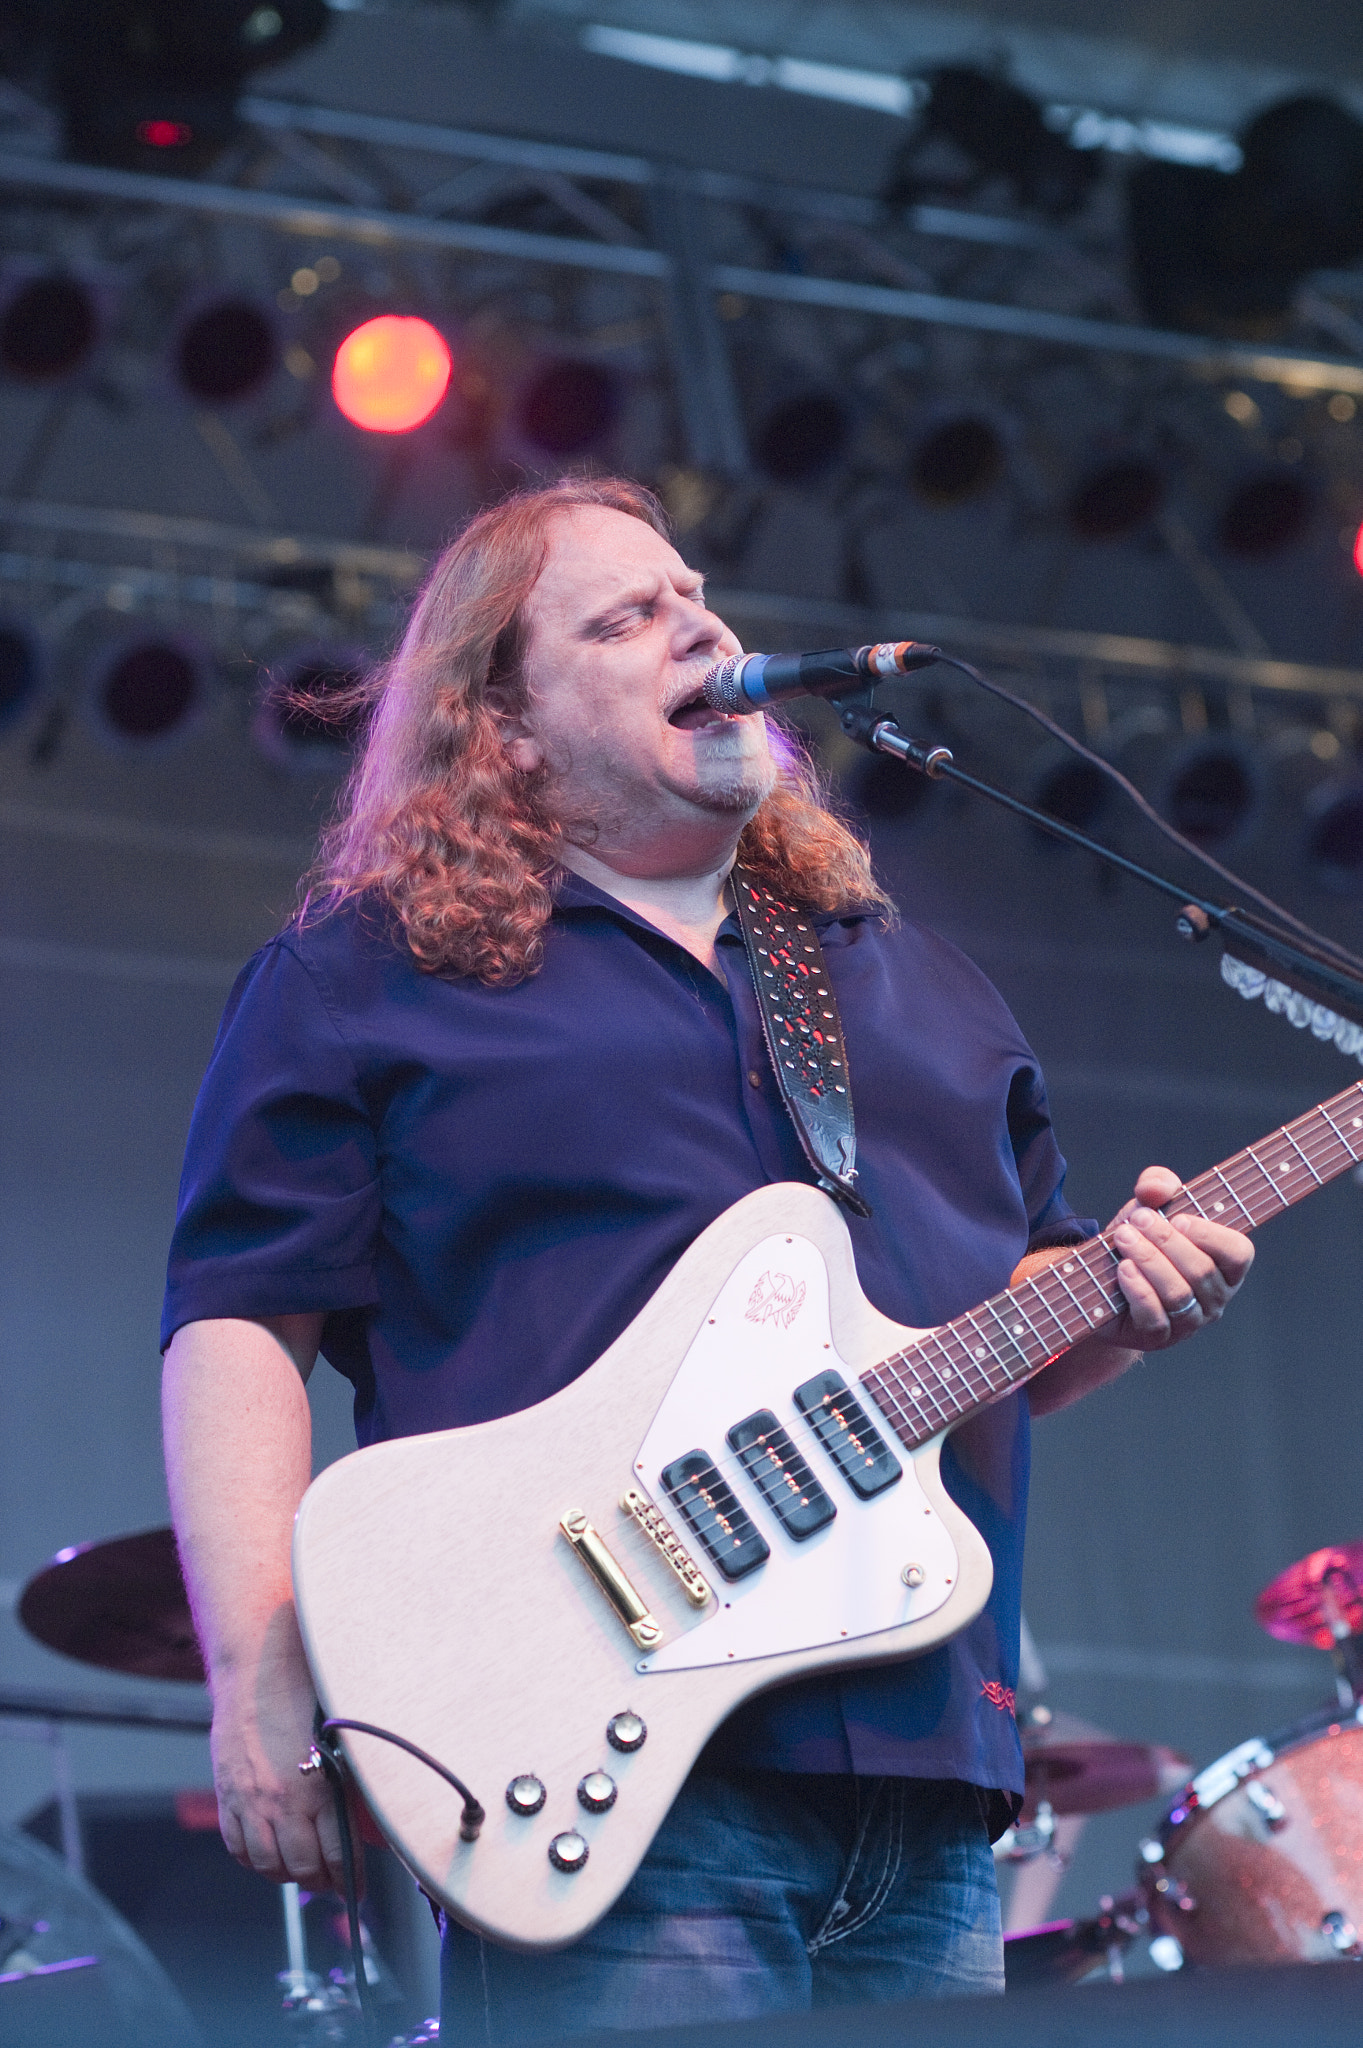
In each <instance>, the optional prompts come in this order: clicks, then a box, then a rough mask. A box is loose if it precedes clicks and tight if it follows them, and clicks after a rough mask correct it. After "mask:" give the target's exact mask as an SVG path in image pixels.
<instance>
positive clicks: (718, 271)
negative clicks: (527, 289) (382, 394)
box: [0, 102, 1363, 395]
mask: <svg viewBox="0 0 1363 2048" xmlns="http://www.w3.org/2000/svg"><path fill="white" fill-rule="evenodd" d="M249 104H250V105H251V106H252V107H254V108H255V109H256V111H257V112H258V111H259V109H260V107H262V106H265V105H270V104H272V103H269V102H251V103H249ZM283 104H284V103H279V105H280V106H283ZM286 111H287V114H288V124H287V125H292V126H299V127H301V126H303V125H304V121H303V117H304V116H311V117H312V118H311V120H310V122H309V123H307V125H309V126H310V127H311V128H312V130H313V132H317V133H330V134H337V135H341V134H343V133H344V134H350V135H353V136H355V137H356V139H359V133H360V130H361V129H363V130H364V131H365V139H370V140H375V141H378V140H382V139H385V138H386V137H387V136H388V131H390V130H400V131H402V139H403V146H405V147H412V148H432V149H434V148H435V147H436V145H435V143H434V142H433V141H428V140H426V139H423V140H422V141H420V142H417V141H414V140H413V137H415V136H419V137H422V138H427V137H440V138H442V143H441V148H442V151H443V153H446V154H463V155H468V156H477V157H480V158H482V159H483V160H484V161H488V162H503V163H508V164H519V165H520V166H522V167H523V168H525V169H528V170H532V171H535V172H538V173H540V174H541V175H548V174H553V175H556V176H570V175H575V176H578V177H583V176H591V177H601V178H614V179H616V180H620V181H623V182H632V183H636V184H637V183H640V182H647V183H649V184H651V185H654V186H655V187H660V188H661V187H670V188H671V189H673V190H679V189H681V188H683V187H685V188H687V189H688V193H694V194H695V195H696V196H709V197H712V198H722V197H730V198H733V197H737V196H739V195H738V191H737V188H738V187H741V186H745V185H746V181H744V180H738V179H732V180H731V179H728V178H721V177H718V176H715V175H712V174H704V173H695V174H692V173H685V172H680V173H679V172H676V171H674V170H673V169H672V168H671V167H666V168H664V167H661V166H656V165H649V164H645V163H644V162H643V161H642V160H641V159H638V158H632V157H614V156H609V155H607V154H605V153H604V152H600V151H590V150H569V149H559V148H557V147H554V146H551V145H548V144H540V143H529V142H518V141H513V140H511V139H509V138H506V137H500V136H477V135H473V134H466V133H465V132H464V131H462V130H453V129H451V130H446V129H430V130H426V129H424V128H423V127H422V126H421V125H420V124H418V123H413V122H388V121H383V120H380V119H378V117H374V116H361V115H346V114H341V113H333V112H332V111H331V110H329V109H306V108H304V109H299V108H293V107H289V108H287V109H286ZM271 118H273V119H274V123H275V125H276V126H279V127H282V126H284V125H286V124H285V122H284V120H283V119H282V117H279V116H272V117H271ZM371 130H372V131H376V132H373V133H370V131H371ZM377 131H382V132H381V133H380V132H377ZM645 172H646V173H647V174H648V176H647V179H646V180H645V179H644V173H645ZM4 187H8V188H9V189H11V190H27V191H43V192H49V193H53V194H56V195H61V196H66V197H70V198H85V199H93V200H105V201H107V200H111V199H112V200H119V201H123V202H126V203H132V204H139V205H152V206H160V207H170V208H179V209H182V210H185V211H189V212H196V213H204V214H209V215H217V216H220V217H224V218H235V219H240V220H253V221H256V222H258V223H259V224H260V225H261V226H262V227H267V228H272V229H275V230H276V231H278V232H280V233H284V234H293V235H302V236H307V237H308V238H310V239H312V240H318V239H321V238H336V239H338V240H348V241H354V242H360V243H365V244H368V245H369V246H371V247H373V246H383V245H390V246H391V245H398V244H405V245H408V246H412V247H422V248H428V249H440V250H447V251H449V252H451V253H465V254H471V255H485V256H504V257H507V258H510V259H512V260H514V261H518V262H522V263H527V264H554V265H564V266H567V267H570V268H577V269H583V270H593V271H601V272H610V273H614V274H615V275H623V276H634V277H638V278H641V279H645V278H646V279H652V280H660V281H665V282H668V283H671V282H672V281H673V279H674V278H675V276H676V269H677V266H676V264H675V263H674V261H673V258H672V256H671V254H670V253H669V252H668V251H665V250H661V249H649V248H641V247H638V246H635V245H632V244H629V243H624V242H613V241H587V240H583V239H581V238H580V237H575V236H567V235H563V236H560V235H544V234H532V233H528V232H526V231H524V230H522V229H517V228H499V227H491V226H488V225H486V224H485V223H483V222H480V221H463V220H450V219H435V218H432V217H430V216H428V215H423V214H421V213H420V212H395V211H391V210H382V209H371V208H365V207H360V206H353V205H347V204H344V203H341V202H338V201H335V200H325V199H321V200H319V199H306V198H302V197H293V196H291V195H289V194H286V193H278V192H263V191H257V190H251V189H246V188H243V187H238V186H234V185H214V184H209V183H201V182H199V181H198V180H194V179H188V178H162V177H159V176H156V175H153V174H151V173H147V172H140V171H118V170H110V169H104V168H101V167H99V166H96V165H87V164H75V163H65V162H59V161H57V160H55V159H52V158H48V157H37V156H16V155H3V156H0V188H4ZM730 187H732V188H735V189H734V190H729V189H728V188H730ZM721 188H723V189H721ZM760 189H765V191H766V195H767V196H766V199H765V201H764V202H763V203H766V204H780V205H782V206H784V207H787V208H789V210H791V211H793V212H807V213H811V214H818V213H820V212H824V213H825V214H826V211H827V210H826V209H825V208H823V207H821V206H820V205H819V204H818V203H816V202H818V201H819V200H820V199H821V198H822V199H824V200H829V199H834V198H835V197H836V195H819V194H814V193H801V192H800V191H799V189H798V188H794V187H781V188H760ZM778 195H779V196H778ZM746 196H747V198H748V200H749V201H750V202H753V203H756V200H757V190H754V191H753V192H749V193H747V195H746ZM850 203H851V204H853V205H854V206H855V207H857V208H862V207H865V206H867V205H869V202H864V201H855V202H850ZM920 211H923V212H931V213H933V214H934V215H944V214H945V210H944V209H940V208H937V209H920ZM839 217H840V218H843V219H849V218H851V215H850V214H848V213H847V212H845V211H840V213H839ZM953 218H955V219H956V220H957V221H958V223H964V222H966V221H970V220H975V219H976V217H975V216H970V215H966V214H962V215H959V216H954V217H953ZM998 225H1001V226H1006V227H1009V228H1012V227H1014V226H1015V225H1016V224H1013V223H1000V224H998ZM1027 232H1028V233H1029V235H1030V232H1031V231H1030V230H1028V231H1027ZM990 239H994V237H993V236H991V237H990ZM697 282H698V283H699V285H700V288H701V289H708V290H710V291H717V292H736V293H740V294H743V295H744V296H747V297H750V298H756V299H760V300H766V301H770V302H776V303H784V304H794V305H805V306H817V307H823V308H827V309H830V310H841V311H847V312H859V313H866V314H872V315H875V316H877V317H880V318H883V319H889V320H898V321H904V322H907V323H909V324H911V325H927V326H939V327H956V328H962V329H966V330H970V331H973V332H976V333H991V334H1000V335H1013V336H1016V337H1018V338H1019V339H1025V340H1030V341H1038V342H1043V343H1049V344H1051V345H1053V346H1063V347H1070V348H1077V349H1087V350H1098V351H1104V352H1107V353H1111V354H1118V355H1128V356H1130V355H1136V356H1146V357H1150V358H1153V359H1158V360H1163V361H1166V362H1171V363H1181V364H1183V365H1185V366H1186V367H1187V368H1188V369H1189V370H1190V371H1191V372H1193V373H1194V374H1198V375H1202V376H1205V377H1208V378H1216V377H1225V376H1235V377H1242V378H1246V379H1249V380H1250V381H1253V382H1258V383H1267V384H1278V385H1281V386H1283V387H1285V388H1286V389H1288V390H1289V391H1298V392H1300V391H1340V392H1347V393H1350V394H1355V395H1356V394H1363V363H1360V362H1358V361H1356V360H1355V361H1346V360H1344V359H1341V358H1338V357H1332V356H1325V355H1319V354H1315V353H1312V352H1308V351H1304V350H1296V349H1265V348H1259V347H1255V346H1253V345H1249V344H1235V343H1220V342H1212V341H1206V340H1203V339H1201V338H1200V337H1198V336H1196V335H1189V334H1176V333H1169V332H1165V331H1162V330H1160V329H1158V328H1149V327H1140V326H1135V325H1132V324H1129V323H1122V322H1117V321H1104V320H1089V319H1082V318H1077V317H1075V316H1072V315H1069V314H1061V313H1051V312H1047V311H1045V310H1043V309H1039V308H1036V307H1029V306H1016V305H1006V304H1002V303H996V302H994V301H991V300H980V299H957V298H952V297H949V296H946V295H944V294H940V293H934V292H919V291H904V290H899V289H895V288H893V287H889V286H885V285H874V284H861V283H858V282H856V281H855V280H851V279H844V278H833V277H817V276H809V275H807V274H806V275H801V274H798V273H790V272H786V271H769V270H757V269H750V268H747V267H744V266H740V265H732V264H721V265H719V266H716V267H712V268H709V269H708V270H707V271H705V272H704V273H703V275H702V277H701V278H700V279H699V280H697Z"/></svg>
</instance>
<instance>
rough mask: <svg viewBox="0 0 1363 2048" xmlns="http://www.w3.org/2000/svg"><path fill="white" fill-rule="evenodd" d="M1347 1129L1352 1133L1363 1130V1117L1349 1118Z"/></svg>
mask: <svg viewBox="0 0 1363 2048" xmlns="http://www.w3.org/2000/svg"><path fill="white" fill-rule="evenodd" d="M1349 1128H1350V1130H1353V1131H1357V1130H1363V1116H1355V1117H1351V1118H1350V1119H1349Z"/></svg>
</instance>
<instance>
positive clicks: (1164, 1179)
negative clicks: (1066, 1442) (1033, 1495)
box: [1013, 1166, 1254, 1415]
mask: <svg viewBox="0 0 1363 2048" xmlns="http://www.w3.org/2000/svg"><path fill="white" fill-rule="evenodd" d="M1182 1186H1183V1183H1182V1181H1181V1180H1180V1179H1179V1177H1178V1175H1177V1174H1176V1173H1170V1171H1169V1169H1168V1167H1167V1166H1147V1167H1146V1169H1145V1172H1144V1173H1143V1174H1142V1175H1141V1177H1140V1179H1139V1180H1138V1181H1137V1182H1136V1192H1135V1194H1134V1195H1133V1196H1132V1198H1131V1200H1130V1201H1129V1202H1127V1203H1126V1204H1125V1205H1124V1206H1123V1207H1122V1208H1121V1209H1119V1210H1118V1212H1117V1214H1116V1215H1115V1216H1114V1217H1113V1219H1112V1222H1111V1223H1110V1224H1109V1225H1108V1229H1109V1231H1110V1233H1111V1236H1112V1241H1113V1244H1114V1247H1115V1249H1116V1252H1117V1256H1118V1260H1119V1264H1118V1267H1117V1284H1118V1286H1119V1287H1120V1288H1121V1291H1122V1295H1123V1298H1124V1299H1125V1302H1126V1308H1125V1310H1124V1312H1123V1313H1122V1314H1121V1315H1120V1316H1119V1317H1118V1318H1117V1320H1116V1322H1113V1323H1105V1324H1104V1325H1103V1326H1102V1328H1101V1329H1099V1330H1095V1331H1094V1332H1093V1334H1092V1336H1089V1337H1083V1338H1081V1339H1080V1341H1079V1342H1078V1343H1077V1344H1076V1345H1075V1346H1074V1348H1073V1350H1072V1351H1066V1352H1064V1353H1063V1354H1062V1355H1061V1356H1060V1357H1059V1358H1057V1359H1056V1360H1055V1361H1054V1363H1053V1364H1051V1365H1048V1366H1047V1368H1046V1370H1045V1372H1043V1373H1040V1374H1039V1375H1038V1376H1037V1378H1036V1379H1034V1380H1033V1381H1032V1382H1031V1385H1030V1386H1029V1387H1028V1390H1027V1392H1028V1397H1029V1399H1030V1401H1031V1407H1032V1413H1033V1414H1034V1415H1048V1414H1051V1413H1052V1412H1053V1411H1054V1410H1055V1409H1057V1408H1068V1407H1069V1405H1070V1403H1071V1401H1077V1400H1079V1399H1080V1398H1081V1396H1083V1395H1084V1394H1089V1393H1092V1392H1093V1390H1094V1388H1095V1387H1101V1386H1105V1385H1106V1384H1107V1382H1108V1381H1109V1380H1114V1379H1116V1378H1117V1377H1118V1375H1119V1374H1121V1373H1124V1372H1125V1371H1126V1369H1127V1367H1128V1366H1130V1365H1133V1364H1134V1363H1135V1361H1136V1359H1137V1358H1138V1357H1139V1356H1140V1354H1141V1352H1142V1351H1167V1350H1168V1348H1169V1346H1170V1345H1171V1344H1181V1343H1182V1342H1183V1339H1184V1338H1185V1337H1191V1336H1193V1335H1195V1334H1196V1332H1197V1331H1198V1330H1205V1329H1206V1328H1207V1326H1208V1324H1210V1323H1215V1322H1218V1321H1219V1320H1220V1318H1221V1316H1222V1314H1223V1313H1224V1311H1225V1307H1226V1304H1227V1302H1228V1301H1229V1300H1230V1298H1231V1296H1232V1295H1233V1294H1234V1293H1235V1291H1236V1289H1237V1288H1238V1287H1239V1286H1240V1283H1241V1282H1242V1280H1243V1279H1244V1277H1245V1275H1246V1273H1248V1271H1249V1269H1250V1266H1251V1265H1252V1264H1253V1261H1254V1246H1253V1245H1252V1244H1251V1243H1250V1241H1249V1239H1248V1238H1247V1237H1245V1236H1243V1235H1242V1234H1241V1232H1240V1231H1238V1230H1227V1229H1226V1227H1225V1225H1224V1224H1221V1223H1209V1222H1208V1221H1207V1219H1206V1218H1205V1217H1202V1216H1197V1215H1195V1214H1193V1213H1191V1212H1190V1213H1189V1214H1188V1215H1186V1216H1178V1217H1169V1216H1161V1215H1160V1213H1159V1211H1160V1209H1161V1208H1162V1207H1163V1206H1164V1204H1165V1203H1166V1202H1172V1201H1173V1199H1174V1197H1175V1195H1177V1194H1178V1193H1179V1191H1180V1190H1181V1188H1182ZM1071 1249H1072V1247H1069V1246H1062V1247H1060V1248H1058V1249H1055V1250H1051V1251H1046V1252H1033V1253H1032V1254H1031V1255H1030V1256H1029V1257H1027V1258H1025V1259H1024V1260H1023V1262H1022V1264H1021V1265H1020V1266H1019V1267H1018V1270H1017V1272H1016V1273H1015V1274H1014V1275H1013V1284H1014V1286H1016V1285H1017V1284H1018V1283H1019V1281H1022V1280H1027V1279H1030V1278H1031V1277H1032V1276H1033V1275H1035V1274H1038V1273H1040V1272H1041V1271H1042V1269H1043V1268H1044V1267H1046V1266H1049V1265H1052V1264H1053V1263H1054V1262H1055V1260H1057V1259H1063V1258H1065V1257H1066V1256H1067V1253H1068V1252H1069V1251H1070V1250H1071Z"/></svg>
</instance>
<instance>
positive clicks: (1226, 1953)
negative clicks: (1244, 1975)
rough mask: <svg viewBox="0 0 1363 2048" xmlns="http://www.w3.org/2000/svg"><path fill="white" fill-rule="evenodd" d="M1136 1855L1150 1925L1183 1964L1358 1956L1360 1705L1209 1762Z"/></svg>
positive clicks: (1362, 1903) (1362, 1787)
mask: <svg viewBox="0 0 1363 2048" xmlns="http://www.w3.org/2000/svg"><path fill="white" fill-rule="evenodd" d="M1141 1855H1142V1858H1143V1859H1144V1860H1143V1863H1142V1866H1141V1869H1140V1877H1141V1884H1142V1889H1143V1890H1144V1892H1145V1896H1146V1901H1147V1904H1148V1906H1149V1910H1150V1918H1151V1921H1152V1922H1153V1924H1154V1925H1155V1926H1156V1927H1157V1928H1158V1929H1159V1931H1160V1933H1162V1934H1164V1935H1173V1936H1174V1937H1175V1938H1176V1939H1177V1941H1178V1943H1179V1946H1180V1947H1181V1948H1182V1950H1183V1953H1184V1955H1185V1956H1186V1957H1187V1958H1188V1960H1189V1961H1190V1962H1194V1963H1287V1962H1338V1961H1340V1960H1342V1959H1345V1958H1355V1959H1357V1958H1360V1957H1363V1941H1360V1930H1363V1706H1360V1707H1358V1708H1357V1709H1356V1710H1355V1709H1353V1708H1349V1709H1345V1710H1341V1709H1339V1708H1335V1709H1334V1711H1333V1712H1331V1711H1329V1710H1326V1711H1324V1712H1321V1713H1319V1714H1313V1715H1312V1716H1311V1717H1310V1719H1309V1720H1305V1721H1298V1722H1296V1723H1295V1724H1294V1725H1293V1726H1292V1727H1291V1728H1288V1729H1285V1730H1284V1731H1283V1733H1282V1734H1280V1735H1275V1736H1273V1737H1271V1738H1269V1739H1267V1740H1264V1739H1262V1738H1260V1737H1258V1736H1256V1737H1255V1738H1254V1739H1253V1740H1252V1741H1250V1742H1242V1743H1241V1744H1240V1746H1239V1748H1238V1749H1233V1750H1231V1751H1230V1752H1229V1753H1228V1754H1227V1755H1226V1756H1223V1757H1220V1758H1218V1760H1217V1761H1216V1762H1215V1763H1214V1764H1209V1765H1208V1767H1207V1769H1206V1770H1205V1771H1200V1772H1199V1773H1198V1775H1197V1776H1196V1777H1195V1778H1194V1779H1193V1780H1192V1782H1191V1784H1189V1785H1187V1786H1185V1788H1184V1790H1183V1792H1182V1793H1181V1794H1180V1795H1179V1797H1178V1799H1177V1800H1175V1802H1174V1804H1173V1806H1172V1807H1171V1808H1170V1809H1169V1813H1168V1815H1167V1816H1166V1818H1165V1821H1164V1824H1163V1826H1162V1827H1161V1829H1160V1833H1159V1838H1158V1840H1153V1839H1152V1840H1151V1841H1148V1842H1144V1843H1142V1845H1141Z"/></svg>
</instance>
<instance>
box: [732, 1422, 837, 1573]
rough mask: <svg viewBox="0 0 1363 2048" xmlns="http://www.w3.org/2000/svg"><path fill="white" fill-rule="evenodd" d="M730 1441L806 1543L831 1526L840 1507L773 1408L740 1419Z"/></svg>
mask: <svg viewBox="0 0 1363 2048" xmlns="http://www.w3.org/2000/svg"><path fill="white" fill-rule="evenodd" d="M727 1442H728V1445H729V1449H730V1450H731V1451H737V1452H738V1457H739V1462H740V1464H741V1465H742V1467H743V1470H744V1471H745V1472H746V1473H747V1474H748V1477H749V1478H750V1479H751V1480H752V1482H753V1484H754V1486H756V1488H757V1490H758V1492H759V1493H760V1494H761V1496H762V1498H763V1500H764V1501H765V1502H766V1503H767V1506H768V1507H769V1508H770V1509H771V1511H772V1513H773V1514H774V1515H775V1516H776V1518H777V1520H778V1521H779V1522H780V1524H781V1526H782V1528H783V1529H784V1530H785V1532H786V1534H787V1535H788V1536H791V1537H793V1538H794V1540H795V1541H796V1542H797V1543H803V1542H804V1540H805V1538H806V1537H807V1536H813V1535H814V1534H815V1533H816V1532H817V1531H818V1530H820V1529H826V1528H827V1526H828V1524H829V1523H830V1522H831V1521H832V1519H833V1517H834V1515H835V1514H836V1513H837V1512H838V1511H837V1509H836V1508H835V1507H834V1505H833V1503H832V1501H831V1500H830V1499H829V1498H828V1495H827V1494H826V1493H825V1492H824V1490H823V1488H822V1487H821V1486H820V1484H819V1482H818V1480H817V1479H816V1478H815V1477H814V1474H813V1473H812V1472H811V1471H810V1469H809V1467H808V1465H807V1464H806V1463H805V1461H804V1459H803V1458H802V1457H801V1456H800V1453H799V1452H798V1451H797V1450H796V1448H795V1445H794V1444H793V1442H792V1441H791V1438H790V1434H789V1432H788V1431H787V1430H784V1429H783V1428H782V1427H781V1425H780V1423H779V1422H778V1421H777V1419H776V1417H775V1415H773V1413H772V1411H771V1409H770V1408H759V1409H758V1410H757V1413H756V1414H755V1415H748V1416H745V1417H744V1419H743V1421H742V1422H736V1423H735V1424H734V1426H733V1428H732V1429H731V1430H729V1431H728V1434H727Z"/></svg>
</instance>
